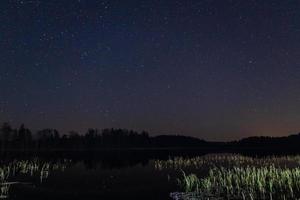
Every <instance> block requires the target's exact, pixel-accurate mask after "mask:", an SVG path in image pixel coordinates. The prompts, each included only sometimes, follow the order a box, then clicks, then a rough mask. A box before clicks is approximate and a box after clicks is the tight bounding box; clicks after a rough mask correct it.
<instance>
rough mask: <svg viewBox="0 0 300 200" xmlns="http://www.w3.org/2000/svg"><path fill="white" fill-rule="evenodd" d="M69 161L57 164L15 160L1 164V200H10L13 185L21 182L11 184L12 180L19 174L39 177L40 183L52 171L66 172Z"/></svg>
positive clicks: (35, 160)
mask: <svg viewBox="0 0 300 200" xmlns="http://www.w3.org/2000/svg"><path fill="white" fill-rule="evenodd" d="M68 162H69V161H68V160H63V161H60V162H57V163H51V162H43V161H40V160H38V159H33V160H14V161H11V162H9V163H2V164H0V198H8V197H9V196H8V194H9V189H10V187H11V185H13V184H22V183H20V182H17V181H15V182H9V181H10V179H11V178H13V177H15V176H17V175H18V174H26V175H27V174H28V175H30V176H34V175H38V176H39V177H40V182H42V181H43V179H45V178H47V177H48V175H49V171H51V170H64V169H65V168H66V166H67V165H66V164H67V163H68Z"/></svg>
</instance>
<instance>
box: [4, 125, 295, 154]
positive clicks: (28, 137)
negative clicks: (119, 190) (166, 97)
mask: <svg viewBox="0 0 300 200" xmlns="http://www.w3.org/2000/svg"><path fill="white" fill-rule="evenodd" d="M0 147H1V148H0V149H1V150H2V151H6V150H97V149H134V148H140V149H153V148H156V149H157V148H164V149H168V148H169V149H170V148H173V149H174V148H195V149H198V148H199V149H206V150H207V149H210V150H212V151H214V152H216V151H239V150H240V151H243V150H250V151H254V150H258V151H260V150H268V151H277V152H278V151H279V152H280V151H281V152H283V151H286V152H287V151H293V152H298V151H299V152H300V134H296V135H290V136H287V137H249V138H244V139H241V140H238V141H231V142H208V141H205V140H201V139H199V138H194V137H189V136H182V135H159V136H149V134H148V133H147V132H146V131H142V132H137V131H133V130H127V129H113V128H111V129H103V130H99V129H88V130H87V132H86V133H84V134H79V133H78V132H75V131H70V132H69V133H68V134H63V135H61V134H59V132H58V131H57V130H55V129H42V130H39V131H36V132H34V133H33V132H32V131H31V130H30V129H28V128H26V127H25V126H24V124H22V125H21V126H20V127H19V128H12V127H11V126H10V124H9V123H3V124H2V126H1V127H0Z"/></svg>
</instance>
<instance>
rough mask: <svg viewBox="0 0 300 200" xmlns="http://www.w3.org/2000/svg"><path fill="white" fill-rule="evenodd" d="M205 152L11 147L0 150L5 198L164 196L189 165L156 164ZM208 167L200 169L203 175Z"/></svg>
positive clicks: (161, 198)
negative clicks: (21, 149) (24, 149)
mask: <svg viewBox="0 0 300 200" xmlns="http://www.w3.org/2000/svg"><path fill="white" fill-rule="evenodd" d="M207 153H208V152H205V151H196V150H180V149H178V150H174V149H173V150H151V151H149V150H147V151H146V150H130V151H129V150H128V151H118V150H115V151H91V152H89V151H80V152H74V151H73V152H66V151H65V152H61V151H60V152H43V153H33V152H27V153H24V152H23V153H21V152H9V153H5V154H3V155H2V160H1V166H2V170H3V171H5V170H7V169H9V173H10V175H9V176H7V178H5V181H4V182H8V183H12V184H11V185H10V187H9V188H8V189H7V190H8V192H7V194H6V195H7V196H8V198H9V199H73V200H74V199H145V200H148V199H149V200H150V199H156V200H166V199H171V198H170V193H171V192H176V191H180V190H182V188H180V187H179V185H178V180H177V179H178V178H181V177H182V171H181V169H184V170H185V171H186V172H187V173H189V172H193V168H191V167H184V166H179V167H177V168H176V167H166V168H165V169H158V167H157V163H162V164H164V163H163V162H165V161H167V160H169V159H171V158H174V157H176V156H181V157H182V158H194V157H195V156H198V158H203V156H204V155H206V154H207ZM214 155H219V154H214ZM220 155H221V154H220ZM157 161H161V162H157ZM201 162H202V161H201ZM209 168H211V167H210V166H206V167H204V169H202V170H200V171H199V170H198V172H199V173H198V174H200V176H205V174H207V173H208V170H209Z"/></svg>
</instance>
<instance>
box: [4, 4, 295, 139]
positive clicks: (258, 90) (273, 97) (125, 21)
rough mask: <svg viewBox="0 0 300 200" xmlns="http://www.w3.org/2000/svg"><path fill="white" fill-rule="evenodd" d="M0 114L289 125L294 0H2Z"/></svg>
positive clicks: (229, 133)
mask: <svg viewBox="0 0 300 200" xmlns="http://www.w3.org/2000/svg"><path fill="white" fill-rule="evenodd" d="M0 7H1V10H0V55H1V56H0V122H5V121H7V122H10V123H11V124H12V125H15V126H19V124H20V123H25V125H27V126H28V127H30V128H32V129H35V130H37V129H41V128H46V127H51V128H57V129H58V130H59V131H61V132H62V133H67V131H69V130H77V131H81V132H83V131H85V130H86V129H87V128H89V127H97V128H110V127H115V128H128V129H135V130H147V131H149V132H150V133H151V134H152V135H157V134H183V135H190V136H195V137H199V138H203V139H207V140H216V141H218V140H232V139H239V138H242V137H247V136H253V135H270V136H283V135H288V134H291V133H297V132H299V131H300V91H299V89H300V1H298V0H285V1H282V0H265V1H263V0H247V1H241V0H201V1H199V0H164V1H161V0H136V1H134V0H126V1H124V0H110V1H101V0H98V1H96V0H77V1H75V0H74V1H71V0H49V1H48V0H47V1H46V0H45V1H44V0H27V1H26V0H23V1H21V0H1V1H0Z"/></svg>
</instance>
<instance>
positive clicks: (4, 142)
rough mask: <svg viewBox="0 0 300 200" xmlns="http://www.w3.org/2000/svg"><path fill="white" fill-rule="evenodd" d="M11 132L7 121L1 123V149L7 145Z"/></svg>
mask: <svg viewBox="0 0 300 200" xmlns="http://www.w3.org/2000/svg"><path fill="white" fill-rule="evenodd" d="M11 132H12V128H11V126H10V125H9V123H7V122H5V123H3V125H2V127H1V136H2V137H1V141H2V150H4V149H5V148H7V147H8V143H9V140H10V135H11Z"/></svg>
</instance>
